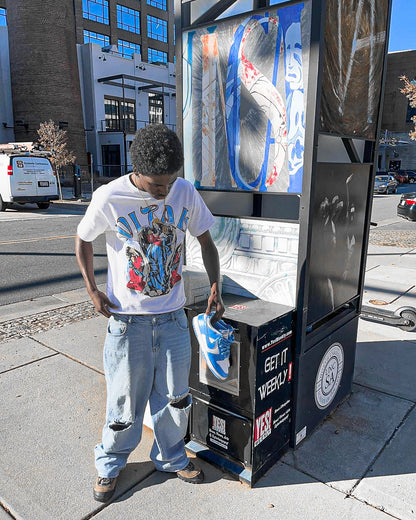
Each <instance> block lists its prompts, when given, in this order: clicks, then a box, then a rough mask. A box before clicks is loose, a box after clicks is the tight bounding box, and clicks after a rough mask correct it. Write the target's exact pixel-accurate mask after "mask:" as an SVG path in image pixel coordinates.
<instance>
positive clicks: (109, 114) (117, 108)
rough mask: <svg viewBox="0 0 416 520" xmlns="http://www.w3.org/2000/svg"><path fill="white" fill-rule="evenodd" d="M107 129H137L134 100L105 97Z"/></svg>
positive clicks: (111, 130)
mask: <svg viewBox="0 0 416 520" xmlns="http://www.w3.org/2000/svg"><path fill="white" fill-rule="evenodd" d="M104 108H105V129H106V130H107V131H110V132H128V133H134V132H135V131H136V105H135V103H134V101H123V100H121V99H104Z"/></svg>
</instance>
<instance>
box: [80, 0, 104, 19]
mask: <svg viewBox="0 0 416 520" xmlns="http://www.w3.org/2000/svg"><path fill="white" fill-rule="evenodd" d="M82 15H83V17H84V18H88V20H93V21H94V22H99V23H105V24H107V25H108V20H109V19H108V1H107V0H82Z"/></svg>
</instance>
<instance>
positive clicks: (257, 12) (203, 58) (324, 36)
mask: <svg viewBox="0 0 416 520" xmlns="http://www.w3.org/2000/svg"><path fill="white" fill-rule="evenodd" d="M247 5H250V6H251V9H247ZM390 10H391V1H390V0H378V1H377V5H376V1H375V0H303V1H288V2H279V1H278V2H270V3H269V2H266V1H262V0H253V1H252V2H241V1H236V2H232V1H231V0H220V1H217V2H215V1H211V2H206V1H205V0H191V1H186V0H182V1H181V0H176V1H175V17H176V18H175V24H176V30H177V33H176V48H177V51H176V79H177V113H178V115H180V114H182V117H180V116H179V117H178V134H179V136H180V137H181V138H182V141H183V146H184V152H185V164H184V177H185V178H186V179H188V180H189V181H190V182H192V183H193V184H194V186H195V187H196V188H197V189H198V190H199V192H200V194H201V196H202V197H203V199H204V200H205V202H206V203H207V205H208V207H209V208H210V209H211V211H212V212H213V214H214V215H215V216H216V217H217V222H216V224H215V226H214V228H213V229H212V230H211V232H212V235H213V238H214V240H215V242H216V245H217V247H218V250H219V254H220V261H221V272H222V274H223V277H224V280H223V292H224V293H225V297H226V301H227V302H228V303H227V304H226V313H225V316H224V319H225V320H226V321H227V322H229V323H231V324H233V326H234V327H235V328H236V329H237V330H238V331H239V333H238V334H237V336H236V337H237V339H236V344H237V345H239V347H238V348H237V347H234V350H232V352H234V353H233V354H232V355H233V356H234V359H233V360H232V366H233V369H232V373H231V374H230V381H228V382H227V381H226V382H225V383H224V384H220V385H219V384H218V382H217V381H215V380H213V379H212V378H211V377H210V376H209V374H207V373H206V371H205V372H204V367H203V366H202V364H201V361H200V352H199V346H198V344H197V342H196V338H195V337H193V347H194V361H193V367H192V378H191V391H192V393H193V396H194V404H193V408H192V412H191V414H192V418H191V423H190V439H191V440H190V442H189V445H188V448H189V449H192V450H193V451H196V452H197V453H199V455H200V456H202V457H207V458H209V459H210V460H214V459H215V461H216V462H217V463H218V464H220V465H222V466H223V467H228V468H229V469H230V470H231V471H234V472H235V473H236V474H237V475H239V476H240V478H242V479H243V480H246V481H247V482H249V483H250V484H253V483H254V482H255V480H256V479H257V478H259V477H260V476H261V474H262V472H264V471H265V469H267V466H266V465H265V464H264V461H265V459H266V458H268V457H269V458H271V459H273V461H274V460H275V454H274V453H272V451H271V450H272V448H271V446H269V443H270V445H271V444H274V446H275V453H276V454H277V455H276V457H278V456H280V455H281V453H282V452H283V451H284V450H285V449H287V447H288V446H289V445H290V446H291V447H293V448H296V447H297V446H299V444H300V443H301V442H302V441H304V440H305V439H306V438H307V437H308V436H309V435H310V433H311V432H312V431H313V430H314V429H315V428H316V427H317V426H318V425H319V424H320V423H321V422H322V421H323V420H324V419H325V418H326V417H327V416H328V415H329V414H330V413H331V412H332V410H334V408H335V407H336V406H337V405H338V404H339V403H340V402H342V400H343V399H345V398H346V397H347V396H348V394H349V393H350V391H351V386H352V377H353V370H354V358H355V345H356V334H357V325H358V316H359V313H360V308H361V299H362V291H363V282H364V274H365V259H366V251H367V244H368V235H369V224H370V214H371V203H372V191H373V180H374V174H375V170H376V165H375V162H376V159H377V157H376V153H377V142H378V134H379V126H380V113H381V99H382V93H383V82H384V70H385V62H386V55H387V44H388V41H387V35H388V31H389V18H390ZM186 264H187V266H188V267H189V268H190V269H193V268H195V269H199V268H201V267H202V260H201V258H200V256H198V247H197V244H195V241H194V240H193V239H192V237H188V239H187V245H186ZM228 298H229V299H228ZM239 298H240V299H241V302H239V300H238V299H239ZM247 302H248V303H247ZM234 305H237V306H238V305H243V306H246V307H247V312H245V313H241V314H238V315H237V314H236V313H235V307H234ZM262 306H263V307H262ZM264 306H265V307H264ZM266 307H267V311H266V310H264V311H262V312H260V314H259V313H258V309H260V308H263V309H266ZM248 309H252V310H251V311H249V310H248ZM198 311H199V312H201V310H200V308H198V306H196V307H194V306H190V307H189V308H188V315H189V318H190V321H191V319H192V316H193V315H195V313H197V312H198ZM289 316H290V318H289ZM260 317H261V319H260ZM285 320H289V321H291V323H292V335H291V336H290V338H289V337H288V338H286V340H285V341H286V343H283V344H282V345H281V347H282V348H284V349H286V348H287V351H286V352H287V355H286V354H285V356H286V358H285V359H286V360H287V362H288V363H289V365H288V366H286V365H284V366H283V365H282V366H280V365H279V368H281V369H282V370H286V369H287V370H288V372H289V370H290V371H291V379H290V381H289V382H288V384H287V385H283V386H282V387H281V388H279V389H277V388H276V389H275V391H272V392H270V400H267V406H265V407H262V399H261V394H260V392H259V388H261V387H262V386H261V385H262V384H265V379H262V378H265V377H266V368H265V367H266V359H267V357H272V356H274V355H276V356H278V357H277V358H275V359H278V358H279V356H280V362H282V360H283V353H282V352H283V351H279V350H278V347H277V346H276V353H273V354H272V353H270V354H271V356H267V353H266V354H265V353H264V352H262V351H261V349H262V344H263V343H262V342H263V339H262V338H263V329H264V330H267V333H266V336H267V335H268V336H270V338H272V337H275V338H276V337H279V332H278V331H279V327H281V324H282V323H283V322H284V323H286V324H287V323H288V321H285ZM269 341H271V340H267V341H266V344H267V343H268V342H269ZM279 348H280V347H279ZM259 349H260V350H259ZM237 352H238V353H239V354H238V355H237ZM270 362H271V361H270ZM289 366H290V369H289ZM234 371H237V372H238V373H239V376H238V377H237V376H236V374H235V372H234ZM204 374H205V375H204ZM242 374H244V378H242V377H241V376H242ZM274 375H277V374H274ZM267 388H268V387H267V386H266V389H267ZM273 388H275V387H273ZM289 388H290V390H289ZM289 392H291V397H290V399H289V397H288V394H289ZM259 396H260V398H259ZM288 400H290V401H291V404H290V406H289V405H288V408H287V409H288V410H289V408H290V411H288V412H287V421H284V422H282V423H281V424H282V431H281V432H280V430H279V429H278V428H276V430H277V431H276V434H275V435H276V439H277V440H276V442H275V441H274V437H272V435H273V433H269V432H270V424H272V425H274V424H276V425H277V423H278V422H279V420H280V419H279V410H280V408H279V407H280V406H282V405H283V403H287V401H288ZM264 404H266V400H264ZM263 408H264V409H263ZM270 410H271V412H270ZM285 410H286V409H285ZM282 413H286V412H285V411H284V408H282ZM267 414H269V415H267ZM270 414H272V416H271V415H270ZM257 421H259V422H258V423H257ZM283 424H284V426H283ZM257 427H258V428H260V429H259V430H258V431H257V429H256V428H257ZM285 428H287V431H286V430H285ZM262 432H263V433H262ZM272 439H273V441H272ZM287 439H288V441H289V442H287ZM259 441H260V442H259ZM263 448H264V452H263V451H262V450H263ZM233 464H234V466H232V465H233Z"/></svg>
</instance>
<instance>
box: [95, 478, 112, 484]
mask: <svg viewBox="0 0 416 520" xmlns="http://www.w3.org/2000/svg"><path fill="white" fill-rule="evenodd" d="M112 480H113V479H112V478H109V477H98V484H99V485H100V486H108V485H110V484H111V482H112Z"/></svg>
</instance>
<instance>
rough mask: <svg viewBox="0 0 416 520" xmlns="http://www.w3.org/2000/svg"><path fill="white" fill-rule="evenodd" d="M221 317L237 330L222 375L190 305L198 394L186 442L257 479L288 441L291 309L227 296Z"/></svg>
mask: <svg viewBox="0 0 416 520" xmlns="http://www.w3.org/2000/svg"><path fill="white" fill-rule="evenodd" d="M224 304H225V308H226V311H225V314H224V317H223V319H224V320H225V321H226V322H227V323H228V324H230V325H232V327H233V328H234V329H235V330H234V338H235V341H234V342H233V343H232V345H231V348H230V367H229V370H228V376H227V378H226V379H225V380H221V379H218V377H216V376H215V374H214V373H213V372H212V371H211V370H210V369H209V367H208V365H207V363H206V362H205V359H204V355H203V352H202V349H201V347H200V345H199V344H198V341H197V339H196V336H195V333H194V331H193V330H192V319H193V318H194V317H195V316H196V315H198V314H199V313H203V312H204V311H205V308H206V302H204V303H202V304H195V305H192V306H189V307H188V308H187V314H188V320H189V325H190V329H191V338H192V364H191V375H190V389H191V393H192V397H193V405H192V409H191V421H190V441H189V442H188V444H187V448H188V449H189V450H190V451H192V452H194V453H197V454H198V455H199V456H200V457H202V458H206V459H208V460H210V461H211V462H214V463H216V464H217V465H219V466H222V467H224V468H225V469H227V470H228V471H231V472H232V473H234V474H236V475H238V477H239V478H240V480H242V481H244V482H246V483H248V484H249V485H253V484H254V483H255V482H256V481H257V480H258V479H259V478H260V477H261V476H262V475H263V474H264V473H265V472H266V470H267V469H268V468H269V467H270V466H272V465H273V464H274V463H275V462H276V461H277V460H278V458H279V457H280V456H281V455H282V454H283V453H284V451H285V450H286V449H287V448H288V446H289V440H290V430H291V425H290V422H291V413H292V397H291V394H292V374H293V365H292V310H293V309H292V308H290V307H287V306H285V305H280V304H276V303H270V302H266V301H263V300H259V299H249V298H245V297H242V296H236V295H229V294H226V295H224Z"/></svg>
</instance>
